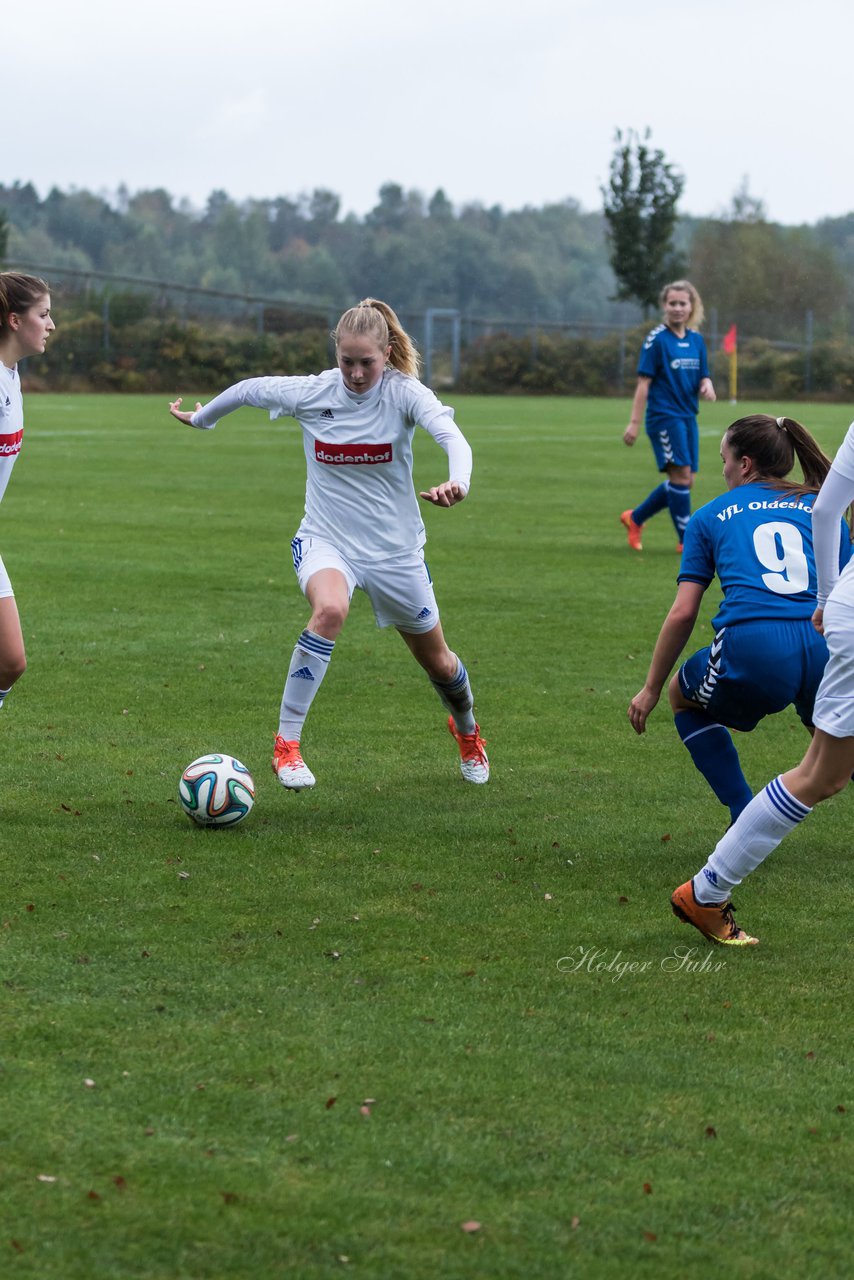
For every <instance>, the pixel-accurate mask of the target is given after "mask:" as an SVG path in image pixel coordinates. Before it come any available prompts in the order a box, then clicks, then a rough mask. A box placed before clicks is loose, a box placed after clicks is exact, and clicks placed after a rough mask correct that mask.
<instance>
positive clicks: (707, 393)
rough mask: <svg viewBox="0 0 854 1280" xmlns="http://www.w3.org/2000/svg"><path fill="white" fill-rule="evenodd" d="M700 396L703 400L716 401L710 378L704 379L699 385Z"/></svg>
mask: <svg viewBox="0 0 854 1280" xmlns="http://www.w3.org/2000/svg"><path fill="white" fill-rule="evenodd" d="M700 395H701V397H702V399H703V400H717V396H716V395H715V388H714V384H713V382H712V380H711V378H704V379H703V381H702V382H701V383H700Z"/></svg>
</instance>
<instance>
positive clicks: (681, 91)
mask: <svg viewBox="0 0 854 1280" xmlns="http://www.w3.org/2000/svg"><path fill="white" fill-rule="evenodd" d="M852 14H854V8H852V6H851V3H850V0H812V2H811V3H808V4H805V3H804V2H803V0H797V2H795V0H776V2H775V0H682V3H681V4H679V3H677V2H676V0H515V2H514V3H512V4H510V3H504V4H502V2H501V0H414V2H413V0H366V2H365V3H356V2H355V0H349V2H348V0H300V2H299V3H295V2H294V0H280V2H279V3H273V2H272V0H239V2H238V3H230V4H229V5H227V6H225V5H218V4H217V3H216V0H138V2H137V3H134V0H131V3H130V4H124V3H117V0H109V2H108V0H78V2H77V3H74V4H72V3H69V0H38V3H35V4H25V3H24V2H23V0H8V3H7V4H6V5H4V13H3V19H2V34H3V46H4V54H5V56H4V59H3V63H4V66H3V78H4V85H5V87H6V90H7V92H6V93H5V95H4V113H3V115H4V122H5V126H6V135H5V138H4V145H3V151H2V157H3V158H2V163H0V178H1V179H2V181H4V182H5V183H11V182H14V181H15V180H19V181H21V182H28V181H30V182H32V183H34V185H35V186H36V188H37V190H38V191H39V193H40V195H42V196H44V195H46V194H47V192H48V191H49V190H50V188H51V187H52V186H58V187H60V188H61V189H62V190H66V191H67V190H69V189H71V188H72V187H78V188H87V189H89V190H91V191H96V192H105V193H112V192H114V191H115V190H116V188H117V187H118V186H119V185H120V184H121V183H124V184H126V185H127V186H128V187H129V188H130V190H131V191H132V192H133V191H137V190H140V189H145V188H150V187H165V188H166V190H167V191H169V192H170V193H171V194H172V195H174V196H175V197H176V199H180V198H182V197H184V198H187V199H189V200H190V202H191V203H192V204H193V205H196V206H198V207H200V208H201V207H203V206H204V203H205V201H206V199H207V196H208V195H209V194H210V192H211V191H213V190H215V189H217V188H219V189H224V190H226V191H227V192H228V193H229V194H230V195H232V196H233V197H234V198H235V199H244V198H246V197H250V196H255V197H269V196H276V195H287V196H294V195H298V194H300V193H301V192H304V191H311V190H312V189H313V188H315V187H325V188H328V189H330V190H332V191H334V192H336V193H337V194H338V195H339V196H340V197H341V201H342V212H345V213H346V212H351V211H352V212H354V213H357V214H363V213H365V212H366V211H367V210H368V209H370V208H371V207H372V206H373V205H374V204H376V202H377V192H378V190H379V188H380V186H382V184H383V183H386V182H397V183H400V184H401V185H402V186H403V187H405V188H407V189H409V188H416V189H418V190H419V191H422V192H423V193H424V194H425V195H426V196H428V197H429V196H430V195H432V194H433V192H434V191H435V190H436V189H437V188H438V187H441V188H443V189H444V191H445V193H446V195H447V196H448V198H449V199H450V200H451V202H452V203H453V204H454V205H455V206H456V207H459V206H460V205H462V204H466V203H470V202H472V201H479V202H481V203H483V204H485V205H492V204H500V205H501V206H502V207H503V208H504V209H517V208H521V207H523V206H524V205H533V206H535V207H539V206H542V205H544V204H549V203H554V202H558V201H561V200H564V199H566V198H568V197H571V198H574V199H577V200H578V201H580V203H581V204H582V206H583V207H584V208H585V209H596V208H599V207H601V195H600V186H601V184H602V183H603V182H604V181H606V179H607V176H608V165H609V160H610V156H611V153H612V151H613V146H614V131H615V130H616V129H617V128H623V129H627V128H634V129H636V130H639V131H640V130H643V129H645V128H647V127H649V128H650V129H651V130H652V142H653V145H654V146H656V147H660V148H661V149H662V150H663V151H664V153H665V155H666V156H667V158H668V160H670V161H671V162H672V163H673V164H674V165H675V166H676V167H677V168H679V169H680V170H681V171H682V173H683V174H684V176H685V179H686V182H685V190H684V194H683V197H682V201H681V205H680V207H681V209H682V211H683V212H687V213H693V214H699V215H703V214H712V215H714V214H719V213H721V212H722V211H723V210H724V209H725V208H726V207H728V206H729V204H730V202H731V199H732V196H733V193H734V192H735V191H736V189H737V188H738V187H740V185H741V183H742V181H743V179H744V178H745V177H747V179H748V182H749V189H750V192H751V194H752V195H754V196H756V197H757V198H759V199H761V200H763V201H764V202H765V205H766V209H767V214H768V216H769V217H770V218H771V219H773V220H774V221H777V222H783V223H797V222H815V221H817V220H818V219H819V218H822V217H825V216H837V215H840V214H844V213H848V212H849V211H851V210H852V209H854V174H852V165H851V163H850V160H851V155H852V150H853V149H854V148H852V130H851V116H852V108H851V88H850V81H851V70H850V62H851V47H852V36H854V16H852Z"/></svg>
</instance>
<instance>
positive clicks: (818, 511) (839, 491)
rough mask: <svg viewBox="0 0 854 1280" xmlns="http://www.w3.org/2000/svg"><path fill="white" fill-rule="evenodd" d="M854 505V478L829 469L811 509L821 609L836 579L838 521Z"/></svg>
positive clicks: (837, 572) (837, 565)
mask: <svg viewBox="0 0 854 1280" xmlns="http://www.w3.org/2000/svg"><path fill="white" fill-rule="evenodd" d="M852 501H854V478H849V477H848V476H845V475H843V474H842V472H841V471H837V469H836V463H834V464H833V466H832V467H831V468H830V470H829V471H828V473H827V476H826V477H825V480H824V484H823V485H822V486H821V489H820V490H819V494H818V497H817V498H816V500H815V502H814V503H813V508H812V532H813V550H814V553H815V570H816V576H817V578H818V606H819V608H820V609H823V608H824V606H825V603H826V602H827V597H828V596H829V595H830V593H831V591H832V590H833V587H834V585H835V583H836V579H837V578H838V577H839V521H840V519H841V518H842V516H843V514H844V512H845V508H846V507H847V506H848V505H849V504H850V503H851V502H852Z"/></svg>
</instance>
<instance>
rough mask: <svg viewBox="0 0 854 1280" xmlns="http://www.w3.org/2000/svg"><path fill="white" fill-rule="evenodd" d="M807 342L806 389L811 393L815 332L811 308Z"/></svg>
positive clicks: (807, 327) (805, 356)
mask: <svg viewBox="0 0 854 1280" xmlns="http://www.w3.org/2000/svg"><path fill="white" fill-rule="evenodd" d="M806 321H807V324H806V343H805V345H804V391H805V392H806V393H807V395H809V393H810V392H811V391H812V333H813V312H812V310H809V311H808V312H807V315H806Z"/></svg>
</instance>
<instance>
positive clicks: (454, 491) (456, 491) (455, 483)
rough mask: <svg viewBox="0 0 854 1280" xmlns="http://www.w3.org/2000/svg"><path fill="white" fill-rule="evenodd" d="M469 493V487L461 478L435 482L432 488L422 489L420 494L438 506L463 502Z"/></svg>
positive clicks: (450, 505) (425, 499)
mask: <svg viewBox="0 0 854 1280" xmlns="http://www.w3.org/2000/svg"><path fill="white" fill-rule="evenodd" d="M467 493H468V489H466V487H465V485H463V484H460V482H459V480H446V481H445V483H444V484H434V485H433V487H432V489H422V490H421V492H420V493H419V494H418V496H419V498H423V499H424V501H425V502H432V503H433V505H434V506H437V507H453V506H454V505H455V504H456V503H457V502H462V501H463V499H464V498H465V496H466V494H467Z"/></svg>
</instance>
